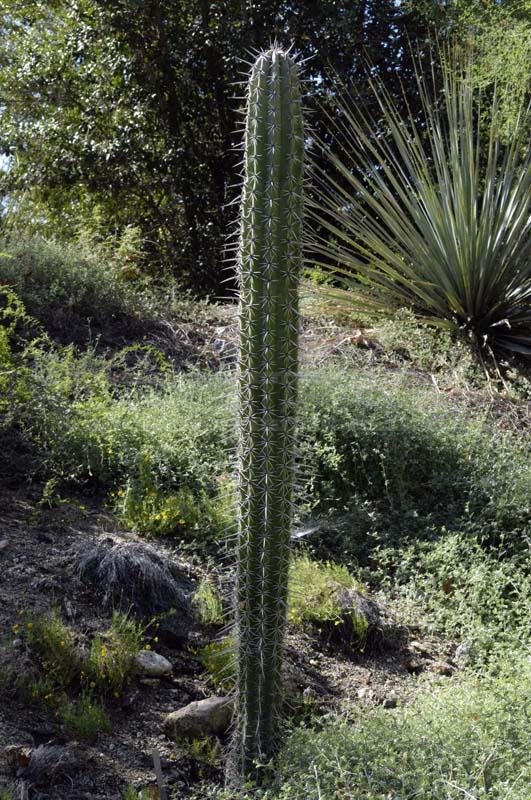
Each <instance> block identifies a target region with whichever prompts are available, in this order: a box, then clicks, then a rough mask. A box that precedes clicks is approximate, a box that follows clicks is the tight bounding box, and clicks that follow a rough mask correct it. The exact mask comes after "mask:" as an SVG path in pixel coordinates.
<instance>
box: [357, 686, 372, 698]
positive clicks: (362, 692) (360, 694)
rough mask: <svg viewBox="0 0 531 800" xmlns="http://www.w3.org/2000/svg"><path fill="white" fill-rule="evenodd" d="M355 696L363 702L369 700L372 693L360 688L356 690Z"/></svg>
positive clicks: (365, 688)
mask: <svg viewBox="0 0 531 800" xmlns="http://www.w3.org/2000/svg"><path fill="white" fill-rule="evenodd" d="M356 694H357V695H358V697H359V699H360V700H365V699H367V700H370V698H371V697H372V694H373V693H372V690H371V689H369V688H368V687H367V686H362V687H361V689H358V691H357V692H356Z"/></svg>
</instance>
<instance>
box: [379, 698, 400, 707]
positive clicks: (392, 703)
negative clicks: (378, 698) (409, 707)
mask: <svg viewBox="0 0 531 800" xmlns="http://www.w3.org/2000/svg"><path fill="white" fill-rule="evenodd" d="M397 705H398V698H396V697H395V696H394V695H389V697H386V698H385V699H384V701H383V703H382V706H383V708H396V707H397Z"/></svg>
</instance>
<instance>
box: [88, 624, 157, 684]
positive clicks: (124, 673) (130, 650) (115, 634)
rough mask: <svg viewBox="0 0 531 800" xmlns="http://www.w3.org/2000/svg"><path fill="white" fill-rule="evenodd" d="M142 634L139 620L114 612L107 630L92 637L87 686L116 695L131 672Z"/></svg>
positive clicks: (140, 644)
mask: <svg viewBox="0 0 531 800" xmlns="http://www.w3.org/2000/svg"><path fill="white" fill-rule="evenodd" d="M143 637H144V629H143V628H142V626H141V625H140V624H139V623H137V622H135V621H134V620H132V619H129V618H128V617H127V616H126V615H124V614H120V613H118V612H115V613H114V614H113V617H112V624H111V627H110V628H109V630H108V631H107V632H106V633H104V634H102V635H100V634H97V635H96V636H95V637H94V639H93V640H92V644H91V648H90V655H89V659H88V662H87V664H86V666H85V669H86V675H87V681H88V682H89V686H90V688H96V687H98V688H99V689H101V690H103V691H104V692H112V693H113V695H114V696H115V697H118V696H119V695H120V693H121V692H122V690H123V688H124V686H125V684H126V683H127V682H128V680H129V679H130V677H131V675H132V673H133V668H134V663H133V659H134V657H135V655H136V654H137V653H138V651H139V650H140V649H141V648H142V642H143Z"/></svg>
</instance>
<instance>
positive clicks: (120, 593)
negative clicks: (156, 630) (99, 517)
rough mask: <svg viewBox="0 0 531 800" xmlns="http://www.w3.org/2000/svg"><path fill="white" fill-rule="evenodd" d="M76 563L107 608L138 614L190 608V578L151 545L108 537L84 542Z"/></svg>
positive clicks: (83, 578)
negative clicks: (119, 540) (117, 540)
mask: <svg viewBox="0 0 531 800" xmlns="http://www.w3.org/2000/svg"><path fill="white" fill-rule="evenodd" d="M74 564H75V569H76V572H77V573H78V575H79V577H80V578H81V580H83V581H84V582H85V583H88V584H90V585H91V586H92V587H93V588H94V589H95V591H96V592H97V594H98V595H99V596H100V599H101V601H102V603H103V605H104V606H106V607H112V608H119V609H122V610H124V611H131V612H134V613H135V614H137V615H139V616H145V615H149V614H157V613H161V612H163V611H168V610H169V609H171V608H174V609H177V610H182V611H188V610H189V608H190V602H191V595H192V589H193V586H192V583H191V581H190V579H189V578H188V576H187V575H185V574H184V571H183V570H182V568H181V567H179V566H178V565H177V564H176V563H175V562H173V561H171V560H170V559H169V558H167V557H166V556H165V555H163V554H162V553H161V552H159V551H158V550H156V549H155V548H154V547H152V546H151V545H149V544H144V543H141V542H116V541H114V540H113V539H111V538H109V537H108V538H106V539H101V540H99V541H96V542H89V543H85V544H84V545H82V547H81V548H79V549H78V550H77V552H76V555H75V559H74Z"/></svg>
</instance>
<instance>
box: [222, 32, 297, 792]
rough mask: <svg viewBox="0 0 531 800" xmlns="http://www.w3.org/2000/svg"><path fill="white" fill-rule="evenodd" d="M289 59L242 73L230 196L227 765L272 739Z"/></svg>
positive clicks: (291, 162)
mask: <svg viewBox="0 0 531 800" xmlns="http://www.w3.org/2000/svg"><path fill="white" fill-rule="evenodd" d="M297 73H298V69H297V65H296V63H295V62H294V60H293V58H292V57H290V55H289V54H288V53H286V52H285V51H283V50H281V49H280V48H278V47H277V46H274V47H272V48H271V49H270V50H268V51H267V52H264V53H262V54H260V55H259V57H258V58H257V60H256V62H255V64H254V66H253V68H252V71H251V75H250V79H249V85H248V95H247V117H246V127H245V143H244V145H245V151H244V152H245V155H244V184H243V193H242V200H241V230H240V245H239V254H238V261H239V270H240V363H239V366H240V374H239V487H238V490H239V525H238V578H237V596H236V601H237V634H238V676H237V708H238V730H237V744H236V751H237V770H238V773H239V774H240V776H245V775H249V774H251V773H252V772H253V768H254V765H255V764H256V762H264V761H265V760H267V759H268V758H269V757H270V756H271V754H272V752H273V751H274V748H275V744H276V740H277V738H278V721H279V715H280V702H281V666H282V646H283V635H284V628H285V618H286V598H287V584H288V570H289V544H290V524H291V503H292V483H293V469H294V454H293V452H294V436H295V410H296V402H297V362H298V291H297V286H298V279H299V273H300V268H301V263H302V245H301V234H302V205H303V153H304V131H303V118H302V107H301V92H300V84H299V78H298V74H297Z"/></svg>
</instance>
